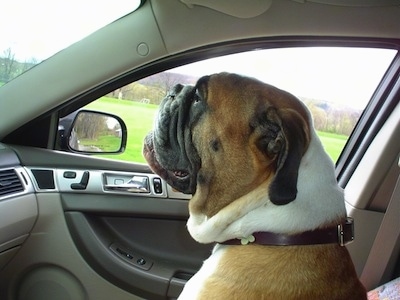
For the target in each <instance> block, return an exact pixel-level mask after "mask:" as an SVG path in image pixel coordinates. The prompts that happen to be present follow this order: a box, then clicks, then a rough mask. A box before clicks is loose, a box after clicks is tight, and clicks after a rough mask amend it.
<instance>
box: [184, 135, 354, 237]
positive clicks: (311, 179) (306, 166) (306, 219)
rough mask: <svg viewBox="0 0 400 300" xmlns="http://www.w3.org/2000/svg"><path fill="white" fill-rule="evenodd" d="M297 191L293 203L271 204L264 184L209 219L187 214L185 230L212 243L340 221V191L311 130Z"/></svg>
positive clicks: (342, 208)
mask: <svg viewBox="0 0 400 300" xmlns="http://www.w3.org/2000/svg"><path fill="white" fill-rule="evenodd" d="M297 189H298V193H297V197H296V199H295V200H294V201H292V202H290V203H289V204H286V205H274V204H272V203H271V201H270V200H269V198H268V183H263V184H261V185H260V186H259V187H258V188H257V189H255V190H253V191H251V192H250V193H248V194H246V195H244V196H242V197H241V198H239V199H237V200H235V201H233V202H232V203H230V204H229V205H228V206H226V207H224V208H223V209H221V210H220V211H219V212H218V213H217V214H215V215H214V216H212V217H211V218H207V217H206V216H205V215H202V214H195V213H192V212H191V213H190V217H189V220H188V223H187V226H188V230H189V232H190V234H191V235H192V237H193V238H194V239H195V240H196V241H198V242H200V243H212V242H224V241H226V240H230V239H237V238H238V239H241V238H244V237H248V236H250V235H252V234H253V233H254V232H262V231H267V232H273V233H279V234H297V233H301V232H305V231H309V230H314V229H316V228H321V227H324V225H326V224H332V223H336V222H340V221H342V220H343V219H344V218H345V216H346V210H345V205H344V195H343V191H342V189H340V188H339V187H338V185H337V182H336V178H335V172H334V165H333V163H332V161H331V159H330V158H329V157H328V155H327V154H326V153H325V151H324V150H323V147H322V144H321V142H320V140H319V139H318V137H317V136H316V133H315V131H314V130H312V132H311V141H310V146H309V148H308V151H307V152H306V153H305V154H304V156H303V158H302V161H301V164H300V168H299V175H298V184H297Z"/></svg>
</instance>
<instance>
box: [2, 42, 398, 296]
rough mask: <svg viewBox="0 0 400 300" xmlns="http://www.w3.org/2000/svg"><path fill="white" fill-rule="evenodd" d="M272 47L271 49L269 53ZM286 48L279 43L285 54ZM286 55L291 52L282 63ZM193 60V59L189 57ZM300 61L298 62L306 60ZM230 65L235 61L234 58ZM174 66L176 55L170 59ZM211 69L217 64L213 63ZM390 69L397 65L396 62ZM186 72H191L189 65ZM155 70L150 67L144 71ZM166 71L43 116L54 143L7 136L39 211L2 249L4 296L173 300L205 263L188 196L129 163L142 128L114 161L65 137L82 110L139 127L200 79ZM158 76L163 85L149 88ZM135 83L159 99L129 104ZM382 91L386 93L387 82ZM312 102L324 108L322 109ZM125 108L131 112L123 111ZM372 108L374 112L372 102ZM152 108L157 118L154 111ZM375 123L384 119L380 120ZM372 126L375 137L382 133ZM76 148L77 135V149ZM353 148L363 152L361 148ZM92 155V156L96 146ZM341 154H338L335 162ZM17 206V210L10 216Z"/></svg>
mask: <svg viewBox="0 0 400 300" xmlns="http://www.w3.org/2000/svg"><path fill="white" fill-rule="evenodd" d="M305 44H306V43H305ZM305 44H304V45H305ZM276 45H277V43H274V47H276ZM287 45H288V44H285V43H281V44H280V46H281V47H282V49H284V50H285V51H286V48H288V47H286V46H287ZM299 45H300V44H299ZM307 45H308V44H307ZM316 45H318V43H315V44H314V46H316ZM343 45H346V46H351V45H350V44H343ZM235 46H236V45H235V44H232V48H231V49H230V50H229V51H227V53H229V52H230V51H232V49H235ZM260 46H263V47H265V48H268V47H267V46H268V45H266V44H263V43H261V42H260ZM300 48H302V47H300ZM249 49H250V48H249ZM334 50H335V51H336V52H337V51H338V50H337V49H334ZM213 51H215V49H214V48H212V47H210V49H209V52H205V54H204V58H209V57H210V56H211V55H212V53H214V52H213ZM251 54H252V55H254V53H251ZM247 55H248V54H247ZM271 55H272V54H271V53H269V54H268V56H271ZM396 55H397V56H396ZM291 56H292V55H291V54H290V53H289V55H288V57H291ZM195 57H196V58H197V59H198V57H197V56H196V55H195V54H193V59H194V58H195ZM300 57H302V58H304V55H300ZM323 57H326V56H324V55H323ZM394 58H395V61H396V62H397V64H398V61H399V57H398V54H397V51H395V50H394V51H392V54H391V56H389V58H388V60H387V64H386V66H385V68H383V69H382V70H383V71H382V72H381V74H380V77H379V79H378V81H376V82H375V84H376V86H378V87H381V86H379V83H380V82H381V81H380V80H381V79H382V78H383V79H382V80H383V81H382V82H384V83H385V82H393V81H394V80H395V78H396V76H397V75H394V74H391V73H390V72H389V73H385V71H386V68H388V67H389V66H392V67H391V68H394V67H393V64H392V60H393V59H394ZM230 59H231V60H230V61H238V59H237V58H235V57H231V58H230ZM179 61H180V60H179V59H177V60H176V63H177V64H178V62H179ZM284 61H286V59H285V60H284ZM169 63H171V62H169ZM257 63H259V61H257ZM211 64H213V65H216V64H215V63H213V62H211ZM227 65H229V64H227ZM395 66H396V68H398V65H395ZM149 68H150V67H149ZM188 68H189V69H190V70H191V71H193V65H189V66H188ZM154 69H155V67H154V66H153V65H152V66H151V70H153V71H154ZM157 69H158V70H160V71H162V70H164V69H165V66H164V65H163V64H162V63H160V65H159V66H158V68H157ZM391 70H393V69H391ZM172 71H173V72H170V73H168V72H167V73H164V72H161V73H157V72H153V73H154V74H153V76H147V77H146V76H143V78H141V77H140V76H139V75H138V73H136V74H135V76H132V75H126V76H125V77H124V78H117V79H115V81H112V82H110V83H109V84H108V88H105V86H104V85H99V87H98V88H95V89H93V91H91V92H90V93H85V94H84V95H82V96H79V97H78V98H76V99H75V101H74V102H72V104H71V105H67V106H63V107H61V108H59V109H57V110H56V111H53V112H51V114H49V115H46V116H44V119H45V120H47V122H48V123H47V122H45V123H46V124H49V125H48V126H49V128H53V131H55V132H56V133H53V135H51V136H52V137H51V138H52V141H51V142H52V143H51V144H52V145H53V146H52V147H47V148H46V147H31V146H29V145H27V144H24V142H22V143H19V144H18V143H14V142H15V140H13V136H12V135H11V136H9V137H8V138H7V139H5V142H6V143H5V144H4V148H5V150H6V151H9V152H11V153H15V155H14V156H15V158H14V163H13V165H12V166H19V168H22V171H21V173H19V174H20V175H19V176H20V178H22V184H25V185H26V186H27V187H29V189H28V191H29V195H30V196H32V195H34V197H35V203H37V206H36V208H32V209H31V210H33V212H32V213H31V214H30V218H29V219H30V220H31V222H30V223H29V225H27V227H31V228H30V229H29V236H27V237H25V239H24V240H23V243H22V242H21V243H17V244H14V247H13V248H12V249H15V251H12V252H9V255H7V262H6V263H4V264H3V265H2V269H1V272H0V282H1V288H0V297H1V298H2V299H3V298H4V299H112V298H115V299H141V298H144V299H174V298H176V297H177V296H178V295H179V293H180V292H181V290H182V288H183V286H184V284H185V282H186V281H187V280H188V279H189V278H190V277H191V276H192V275H193V274H194V273H195V272H196V271H197V270H198V269H199V268H200V266H201V264H202V261H203V260H204V259H205V258H206V257H207V256H209V254H210V251H211V249H212V246H213V245H201V244H198V243H196V242H195V241H193V239H192V238H191V237H190V236H189V234H188V232H187V230H186V220H187V218H188V205H187V203H188V199H189V198H190V195H184V194H182V193H180V192H179V191H176V190H173V189H172V188H171V187H169V186H168V185H167V184H166V183H165V182H164V181H163V180H162V179H161V178H160V177H159V176H157V175H155V174H153V173H152V171H151V170H150V169H149V167H148V166H147V164H145V163H144V161H143V160H142V161H141V160H140V158H137V157H138V156H135V158H134V159H132V153H131V150H132V149H133V148H135V149H136V150H135V151H136V152H135V153H136V154H137V153H139V156H140V152H141V150H140V149H141V146H142V142H141V140H142V139H143V136H142V135H140V134H138V133H139V132H142V129H139V128H138V127H137V126H132V127H130V126H127V127H128V142H127V146H126V150H125V152H124V153H123V154H121V156H119V155H116V156H110V155H111V154H109V155H107V156H102V157H101V155H95V156H88V154H87V153H88V152H90V151H89V150H88V149H87V148H80V147H77V146H74V145H76V144H77V142H71V141H72V140H75V139H70V137H72V132H74V130H73V128H74V122H69V125H65V123H63V122H62V120H65V118H67V119H68V116H71V118H72V119H74V118H76V115H78V114H79V112H78V111H77V108H78V107H79V110H80V111H83V110H84V111H87V110H90V111H103V112H107V113H111V114H113V115H117V116H118V117H119V118H120V119H122V120H123V123H126V125H127V124H131V123H132V124H134V122H133V121H138V122H139V123H140V124H141V123H143V121H142V120H141V119H140V117H141V116H142V115H144V114H145V112H144V111H143V110H141V109H142V108H148V107H149V105H150V106H151V105H153V104H154V103H153V102H152V101H155V100H158V101H159V100H160V99H162V97H163V95H165V92H166V90H167V87H169V85H170V84H171V82H181V83H193V82H195V80H196V79H197V77H196V76H194V77H190V76H189V77H188V76H186V77H185V76H184V77H182V76H178V77H175V79H176V80H177V81H175V79H174V80H172V78H171V77H172V75H171V74H174V72H176V69H174V70H172ZM275 71H276V70H275ZM149 72H150V71H149ZM144 73H147V72H144ZM395 73H396V72H395ZM275 74H277V73H275ZM385 74H386V75H385ZM396 74H397V73H396ZM317 76H319V74H317ZM160 78H161V79H162V82H164V83H169V84H165V85H164V86H160V85H157V84H154V82H155V80H156V79H157V80H159V79H160ZM397 80H398V79H397ZM127 82H128V84H127ZM138 85H140V87H143V86H147V87H152V88H151V91H152V92H154V91H156V93H153V95H154V94H156V96H154V97H153V96H148V95H150V94H140V93H136V94H135V95H134V96H132V97H133V99H134V100H132V99H129V97H131V96H129V91H132V90H133V89H134V88H135V87H138ZM115 86H118V88H115ZM387 88H388V89H392V88H393V86H392V85H391V86H390V87H389V86H388V87H387ZM100 91H101V92H100ZM142 92H143V90H142ZM99 94H101V96H100V97H99ZM139 95H140V96H139ZM152 97H153V98H152ZM381 99H383V98H381ZM390 101H392V102H391V108H390V109H389V110H388V112H387V115H386V117H388V116H392V118H396V115H395V112H394V107H395V106H396V105H397V104H396V103H398V100H396V98H394V99H391V100H390ZM396 101H397V102H396ZM319 105H320V106H321V107H325V106H324V105H327V104H326V103H324V104H319ZM121 107H122V108H121ZM127 107H130V109H129V110H127ZM375 108H376V109H378V110H379V109H380V108H379V107H378V106H375ZM114 109H115V110H114ZM371 109H372V108H371ZM371 109H370V110H369V111H371ZM127 111H128V113H127ZM317 111H318V110H317ZM153 112H154V113H156V110H154V111H153V110H152V113H153ZM71 114H72V115H71ZM393 115H394V116H393ZM358 117H359V118H360V119H357V120H356V121H355V122H354V126H356V125H357V124H362V122H367V120H369V121H368V122H372V120H373V119H376V118H375V117H376V113H374V114H373V115H370V116H368V114H367V115H366V114H365V113H364V114H360V115H359V116H358ZM129 118H133V119H135V120H133V121H132V120H129ZM381 118H383V117H381ZM153 119H154V115H153V117H151V118H150V117H149V122H148V123H149V124H147V125H149V126H150V127H151V123H152V121H153ZM54 120H56V121H54ZM360 120H361V121H360ZM42 122H44V121H43V120H42V119H41V120H39V121H36V122H34V123H32V124H31V126H32V127H31V128H29V127H28V128H25V129H24V130H23V131H22V132H18V135H21V134H22V135H24V134H29V133H31V131H32V128H34V129H35V130H36V129H38V128H40V126H39V125H38V124H42ZM381 122H384V121H383V119H382V121H381ZM60 125H62V126H63V128H61V127H60ZM321 126H322V125H321ZM64 127H65V128H64ZM122 127H124V126H122ZM357 128H358V130H366V129H365V128H360V127H356V129H357ZM376 130H377V132H379V131H380V129H379V128H377V129H376ZM375 134H376V132H375ZM364 136H365V133H363V134H359V135H355V136H352V139H360V140H362V139H363V138H364ZM130 137H134V138H135V141H133V142H132V140H129V138H130ZM51 138H49V139H51ZM321 138H323V137H321ZM331 139H332V136H329V138H328V139H327V141H330V140H331ZM352 139H350V141H352ZM82 143H83V140H81V139H80V140H79V144H81V145H82ZM345 143H346V141H345V142H344V143H342V144H341V146H340V149H339V151H336V152H334V154H332V155H333V159H334V160H336V159H338V166H341V169H339V168H338V173H340V174H339V175H340V176H341V178H342V179H341V180H342V181H343V182H345V181H346V179H345V178H344V177H345V176H344V175H343V172H345V171H346V170H349V169H348V168H347V169H346V165H344V166H342V165H341V164H346V163H347V164H349V163H351V162H353V159H354V157H353V156H352V155H350V154H348V153H349V151H350V152H351V151H356V150H357V149H359V148H358V147H357V146H353V148H345V151H344V152H343V153H342V149H343V147H344V146H345ZM385 147H386V148H388V149H392V152H393V153H392V152H391V155H393V156H394V155H396V151H398V147H397V148H396V146H394V142H393V141H390V142H388V143H387V145H386V146H385ZM49 148H50V149H49ZM122 148H124V147H122ZM346 151H347V152H346ZM359 151H361V153H360V154H359V155H360V156H362V153H363V152H362V151H364V150H362V149H361V150H359ZM94 152H95V154H99V153H97V152H99V151H97V150H95V151H94ZM100 152H101V151H100ZM341 153H342V154H341ZM346 153H347V154H346ZM92 154H93V153H92ZM124 155H126V156H125V157H124ZM340 155H342V158H339V157H340ZM346 155H347V157H346ZM14 156H13V157H14ZM105 157H107V158H105ZM343 157H344V158H343ZM340 159H342V160H340ZM392 161H393V160H391V162H392ZM343 178H344V179H343ZM24 181H25V183H24ZM343 185H346V183H343ZM350 206H351V205H350ZM23 207H24V206H21V205H19V206H18V207H17V208H16V210H18V209H22V208H23ZM360 209H361V211H362V212H360V211H357V210H354V211H353V213H354V214H355V215H357V213H359V214H360V215H361V216H359V217H357V218H358V220H360V221H361V223H362V224H364V223H367V222H371V223H370V228H371V230H372V231H374V233H375V232H376V230H377V228H378V227H379V224H380V222H381V221H382V214H381V213H376V214H375V213H367V216H365V215H364V211H363V208H360ZM35 211H36V212H35ZM32 218H34V220H32ZM372 220H373V222H372ZM356 222H357V220H356ZM19 237H20V235H19V236H16V238H19ZM371 239H373V238H371ZM371 239H368V241H367V242H365V241H364V242H361V243H360V244H358V245H359V246H357V247H356V248H354V249H355V250H353V252H352V253H353V257H354V258H355V261H357V262H358V265H357V266H358V271H359V272H360V273H361V272H362V269H363V265H364V263H365V259H366V258H365V256H367V255H368V252H369V251H368V250H363V251H364V252H363V255H364V257H363V258H362V259H357V258H356V256H357V251H360V250H359V249H360V248H361V246H365V244H368V247H371ZM7 249H8V248H7ZM10 250H11V248H10Z"/></svg>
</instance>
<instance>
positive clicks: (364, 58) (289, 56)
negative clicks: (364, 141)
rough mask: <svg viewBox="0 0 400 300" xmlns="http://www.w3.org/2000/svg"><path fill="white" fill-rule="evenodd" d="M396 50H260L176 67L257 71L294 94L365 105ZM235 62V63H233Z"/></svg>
mask: <svg viewBox="0 0 400 300" xmlns="http://www.w3.org/2000/svg"><path fill="white" fill-rule="evenodd" d="M395 54H396V51H394V50H387V49H361V48H321V47H315V48H286V49H270V50H258V51H251V52H247V53H243V54H240V55H239V56H235V55H230V56H227V57H225V58H215V59H209V60H208V61H203V62H199V63H194V64H191V65H187V66H183V67H179V68H176V69H174V72H178V73H182V74H189V75H196V76H202V75H208V74H212V73H218V72H221V71H228V72H234V73H240V74H243V75H247V76H251V77H256V78H258V79H259V80H262V81H264V82H266V83H269V84H272V85H275V86H276V87H278V88H280V89H284V90H287V91H289V92H291V93H292V94H294V95H295V96H297V97H306V98H312V99H316V100H325V101H329V102H335V103H339V104H341V105H344V106H349V107H353V108H356V109H363V108H364V107H365V106H366V103H367V102H368V101H369V100H370V98H371V96H372V94H373V92H374V90H375V89H376V87H377V85H378V83H379V81H380V80H381V78H382V76H383V75H384V73H385V71H386V69H387V67H388V66H389V64H390V62H391V61H392V60H393V57H394V55H395ZM233 62H234V63H233Z"/></svg>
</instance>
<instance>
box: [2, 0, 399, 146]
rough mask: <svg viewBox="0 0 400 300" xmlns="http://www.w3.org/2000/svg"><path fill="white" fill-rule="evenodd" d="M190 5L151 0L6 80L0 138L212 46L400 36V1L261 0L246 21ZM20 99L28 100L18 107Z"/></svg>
mask: <svg viewBox="0 0 400 300" xmlns="http://www.w3.org/2000/svg"><path fill="white" fill-rule="evenodd" d="M183 2H186V3H187V4H191V5H187V4H185V3H183ZM183 2H181V1H179V0H172V1H164V0H151V1H150V0H149V1H147V2H146V3H145V4H144V5H143V6H142V7H141V8H140V9H139V10H137V11H136V12H134V13H132V14H130V15H127V16H125V17H123V18H121V19H119V20H117V21H115V22H114V23H112V24H110V25H108V26H106V27H104V28H103V29H101V30H99V31H98V32H95V33H94V34H92V35H90V36H89V37H88V38H86V39H84V40H82V41H80V42H77V43H76V44H74V45H72V46H71V47H69V48H67V49H65V50H63V51H61V52H59V53H58V54H56V55H55V56H53V57H51V58H49V59H48V60H46V61H44V62H43V63H41V64H39V65H38V66H36V67H35V68H34V69H32V70H30V71H29V72H26V73H24V74H22V75H21V76H19V77H18V78H16V79H14V80H12V81H11V82H9V83H7V84H6V85H4V86H3V87H2V88H1V89H0V99H7V101H0V119H1V120H3V122H2V124H4V125H2V127H1V128H0V140H1V139H3V138H4V137H5V136H7V135H8V134H9V133H10V132H12V131H13V130H15V129H17V128H18V127H19V126H21V124H24V123H27V122H29V121H31V120H34V119H35V118H38V117H40V116H41V115H42V114H43V112H46V111H52V110H55V109H57V108H58V107H60V106H61V105H65V104H66V103H69V102H70V101H72V100H73V99H77V97H79V96H80V95H82V94H84V93H87V92H91V91H93V90H94V89H95V88H97V87H98V85H99V84H101V83H107V82H110V81H111V80H114V79H115V78H118V77H119V76H122V75H123V74H126V73H128V72H131V71H132V70H135V69H139V68H140V67H142V66H145V65H148V64H151V63H153V62H158V61H159V60H161V59H165V58H167V57H171V56H174V55H177V54H179V53H184V52H185V51H189V50H193V49H195V48H199V49H201V48H202V47H204V46H207V45H210V44H215V45H216V46H217V47H216V48H215V49H218V48H223V47H225V46H226V45H227V44H228V43H230V42H233V41H240V40H244V39H245V40H249V39H251V38H253V39H255V40H260V39H263V40H268V39H271V40H274V39H278V38H279V39H282V38H291V39H292V40H294V41H295V40H296V37H304V36H307V37H313V36H314V37H321V36H324V38H329V37H332V38H334V37H337V36H340V37H357V38H361V39H362V38H363V37H366V38H368V39H371V38H376V39H377V40H378V41H388V40H390V39H399V38H400V30H399V29H400V24H399V22H398V16H399V13H400V6H399V5H398V4H397V5H395V6H393V5H394V4H393V3H399V1H385V2H381V1H368V4H369V5H371V4H375V3H381V4H384V5H385V6H378V7H371V6H368V7H356V6H340V5H326V4H321V3H315V2H330V3H332V2H336V3H338V4H341V3H342V2H343V1H315V2H311V1H291V0H280V1H256V2H260V3H261V4H260V5H261V7H262V5H264V8H265V7H267V6H268V7H267V9H266V11H265V12H263V13H261V14H259V15H256V16H255V17H247V18H243V17H240V16H239V17H237V16H232V14H233V13H232V12H230V14H227V13H225V12H226V10H224V9H223V7H222V8H220V9H219V10H222V11H225V12H220V11H218V10H216V9H215V7H213V8H208V7H204V6H199V5H193V3H195V2H197V3H199V2H202V3H201V4H202V5H205V3H206V2H208V1H203V0H202V1H200V0H198V1H188V0H185V1H183ZM228 2H229V1H228ZM228 2H225V3H228ZM269 2H271V3H269ZM221 3H222V2H221ZM241 3H242V4H243V3H245V1H242V2H241ZM268 3H269V4H270V5H269V4H268ZM352 3H354V5H356V4H357V3H361V2H359V1H352ZM267 4H268V5H267ZM227 5H230V4H229V3H228V4H227ZM239 8H240V7H239ZM264 10H265V9H264ZM238 11H240V9H239V10H238ZM237 14H240V12H237V13H236V15H237ZM383 19H384V20H385V22H382V20H383ZM211 55H212V54H211ZM77 74H79V76H77ZM145 75H146V74H145ZM137 76H140V75H137ZM143 76H144V75H143ZM21 87H23V88H21ZM15 103H23V104H24V105H21V106H19V107H18V110H15V109H14V107H13V106H14V105H15ZM10 112H12V113H10Z"/></svg>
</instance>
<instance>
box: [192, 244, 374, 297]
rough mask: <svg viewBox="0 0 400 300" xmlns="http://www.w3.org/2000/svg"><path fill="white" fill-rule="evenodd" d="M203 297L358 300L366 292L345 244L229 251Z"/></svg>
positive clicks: (249, 246) (203, 292)
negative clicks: (342, 245)
mask: <svg viewBox="0 0 400 300" xmlns="http://www.w3.org/2000/svg"><path fill="white" fill-rule="evenodd" d="M338 262H340V263H338ZM198 299H204V300H209V299H254V300H256V299H257V300H261V299H273V300H279V299H285V300H289V299H296V300H298V299H307V300H310V299H318V300H321V299H337V300H346V299H349V300H350V299H351V300H358V299H366V292H365V289H364V287H363V286H362V285H361V284H360V282H359V281H358V279H357V275H356V273H355V271H354V268H353V265H352V261H351V258H350V256H349V254H348V252H347V249H346V248H344V247H341V246H339V245H332V244H329V245H311V246H284V247H282V246H260V245H246V246H230V247H229V249H227V251H226V253H225V254H224V256H223V258H222V260H221V261H220V263H219V265H218V267H217V269H216V271H215V272H214V274H213V275H212V276H211V277H209V278H208V279H207V280H206V281H205V284H204V286H203V288H202V290H201V292H200V295H199V298H198Z"/></svg>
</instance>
